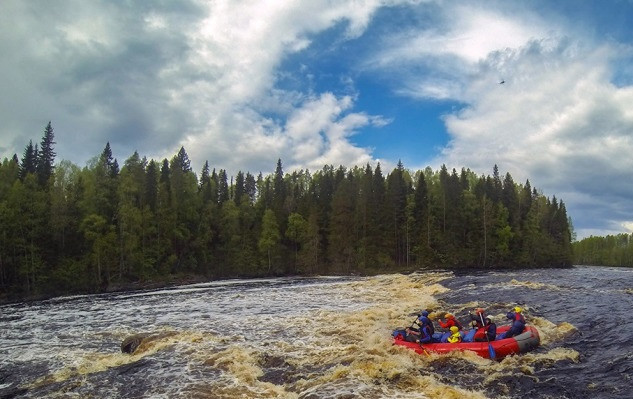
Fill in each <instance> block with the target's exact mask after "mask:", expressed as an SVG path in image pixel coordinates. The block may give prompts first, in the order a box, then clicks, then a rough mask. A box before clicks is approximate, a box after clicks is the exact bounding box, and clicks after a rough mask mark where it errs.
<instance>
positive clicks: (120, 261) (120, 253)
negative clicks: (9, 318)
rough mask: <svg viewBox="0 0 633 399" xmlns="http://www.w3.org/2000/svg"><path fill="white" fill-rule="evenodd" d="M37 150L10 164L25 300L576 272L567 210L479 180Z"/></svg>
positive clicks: (18, 274) (13, 244)
mask: <svg viewBox="0 0 633 399" xmlns="http://www.w3.org/2000/svg"><path fill="white" fill-rule="evenodd" d="M54 144H55V142H54V136H53V128H52V127H51V124H50V123H49V124H48V126H46V128H45V131H44V136H43V138H42V141H41V143H40V145H39V147H38V145H35V146H34V145H33V143H32V142H31V143H29V144H28V146H27V147H26V149H25V150H24V153H23V155H22V157H21V159H19V158H18V156H17V155H14V156H13V158H12V159H4V161H3V162H2V165H1V166H0V289H1V290H2V292H3V293H5V294H11V295H13V296H18V297H19V296H33V295H42V294H44V295H54V294H62V293H71V292H100V291H103V290H107V289H108V288H111V287H112V286H113V285H121V284H125V283H127V282H139V281H140V282H144V281H157V280H158V281H165V280H167V279H170V278H173V277H174V276H186V275H198V276H205V278H209V279H216V278H227V277H254V276H271V275H277V276H278V275H297V274H298V275H311V274H333V273H371V272H388V271H394V270H405V269H407V270H411V269H414V268H420V267H471V268H495V267H547V266H569V265H571V261H572V252H571V239H570V237H571V233H570V223H569V221H568V218H567V213H566V210H565V205H564V204H563V202H562V201H559V200H557V199H556V197H552V198H551V199H550V198H546V197H544V196H543V195H542V194H540V193H538V192H537V190H536V189H533V188H532V187H531V186H530V183H529V181H526V183H525V184H523V185H520V184H516V183H515V182H514V181H513V180H512V177H511V176H510V174H509V173H506V174H505V177H504V178H503V179H502V178H501V176H500V175H499V172H498V169H497V167H496V165H495V167H494V169H493V175H492V176H484V175H481V176H477V175H476V174H474V173H473V172H471V171H470V170H468V169H462V170H461V171H460V172H457V171H456V170H455V169H453V170H452V171H451V172H449V171H448V170H447V168H446V167H445V166H443V167H442V168H441V169H440V170H439V171H433V170H432V169H431V168H426V169H425V170H423V171H416V172H410V171H408V170H406V169H405V168H404V167H403V165H402V164H401V163H399V164H398V167H397V168H395V169H394V170H392V171H391V172H390V173H387V174H386V175H385V174H383V171H382V170H381V166H380V164H377V165H376V166H375V167H372V166H370V165H369V164H368V165H366V166H364V167H353V168H350V169H348V168H345V167H342V166H339V167H338V168H335V167H333V166H324V167H323V169H321V170H318V171H315V172H314V173H311V172H309V171H308V170H296V171H292V172H290V173H285V172H284V171H283V169H282V162H281V160H279V161H278V162H277V167H276V170H275V172H274V173H273V174H270V175H267V176H263V175H262V174H261V173H259V175H258V176H254V175H252V174H251V173H249V172H246V173H244V172H241V171H240V172H238V173H237V174H236V175H235V176H231V177H230V178H229V176H228V175H227V172H226V171H225V170H223V169H220V170H218V171H216V170H215V169H211V168H210V166H209V163H208V162H206V163H205V164H204V167H203V169H202V171H201V172H200V175H199V177H198V176H197V175H196V174H195V173H194V172H193V171H192V169H191V166H190V160H189V158H188V156H187V153H186V151H185V149H184V148H181V149H180V151H179V152H178V153H177V154H176V155H175V156H174V157H173V158H171V159H170V160H168V159H163V160H162V161H155V160H153V159H149V160H148V159H146V158H145V157H141V156H140V155H139V154H138V153H137V152H135V153H134V154H132V155H131V156H130V157H129V158H128V159H127V160H125V162H124V163H123V165H122V166H119V164H118V162H117V160H116V159H114V158H113V155H112V152H111V149H110V145H109V144H106V146H105V148H104V150H103V152H102V153H101V154H100V155H99V156H98V157H95V158H94V159H93V160H92V161H90V162H89V163H88V165H87V166H86V167H84V168H79V167H78V166H76V165H74V164H72V163H71V162H69V161H61V162H59V163H58V164H54V158H55V152H54V148H53V145H54Z"/></svg>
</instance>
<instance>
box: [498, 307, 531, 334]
mask: <svg viewBox="0 0 633 399" xmlns="http://www.w3.org/2000/svg"><path fill="white" fill-rule="evenodd" d="M521 311H522V309H521V308H520V307H518V306H517V307H515V308H514V312H508V313H507V314H506V317H507V318H508V320H510V321H511V323H512V324H511V325H510V329H509V330H508V331H506V332H505V334H503V333H502V334H499V337H498V339H502V338H511V337H514V336H515V335H519V334H521V333H522V332H523V330H524V329H525V318H524V317H523V315H522V314H521Z"/></svg>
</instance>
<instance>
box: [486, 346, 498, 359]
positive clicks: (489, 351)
mask: <svg viewBox="0 0 633 399" xmlns="http://www.w3.org/2000/svg"><path fill="white" fill-rule="evenodd" d="M488 353H489V354H490V359H493V360H494V358H495V357H497V355H496V353H495V348H493V347H492V345H491V344H488Z"/></svg>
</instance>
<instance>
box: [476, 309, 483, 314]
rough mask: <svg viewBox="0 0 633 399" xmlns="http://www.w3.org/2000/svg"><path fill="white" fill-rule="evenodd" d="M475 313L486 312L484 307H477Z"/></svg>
mask: <svg viewBox="0 0 633 399" xmlns="http://www.w3.org/2000/svg"><path fill="white" fill-rule="evenodd" d="M475 313H476V314H483V313H484V308H477V309H475Z"/></svg>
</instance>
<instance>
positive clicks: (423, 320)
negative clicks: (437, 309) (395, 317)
mask: <svg viewBox="0 0 633 399" xmlns="http://www.w3.org/2000/svg"><path fill="white" fill-rule="evenodd" d="M417 322H418V323H419V325H420V328H419V329H417V328H412V327H407V329H406V330H405V331H406V333H407V335H406V337H405V340H407V341H409V342H417V343H419V344H428V343H430V342H431V340H432V339H433V334H431V328H430V327H429V324H431V320H429V319H428V317H425V316H420V317H419V318H418V320H417Z"/></svg>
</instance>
